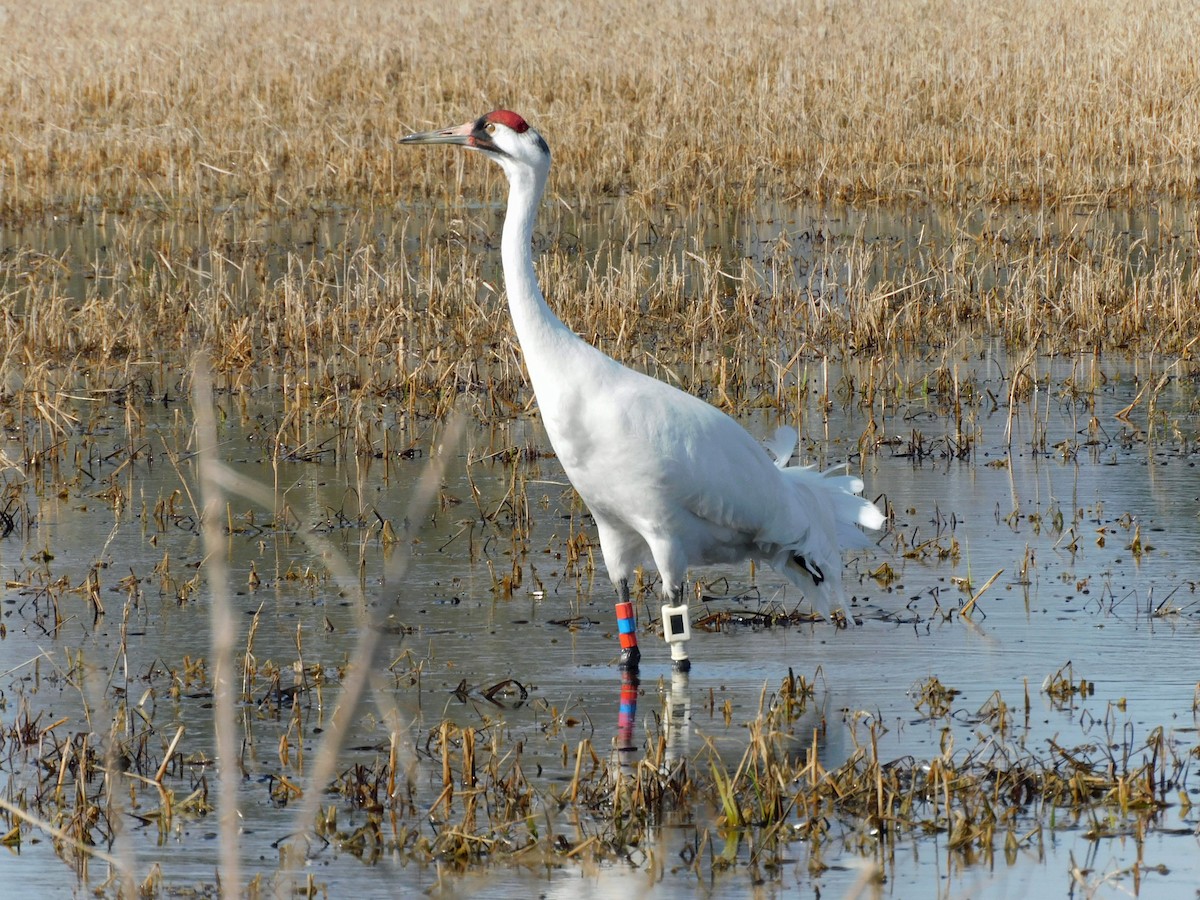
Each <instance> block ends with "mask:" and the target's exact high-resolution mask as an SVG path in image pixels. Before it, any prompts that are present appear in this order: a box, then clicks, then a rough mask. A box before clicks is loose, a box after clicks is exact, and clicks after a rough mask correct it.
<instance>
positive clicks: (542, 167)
mask: <svg viewBox="0 0 1200 900" xmlns="http://www.w3.org/2000/svg"><path fill="white" fill-rule="evenodd" d="M400 143H401V144H458V145H459V146H461V147H466V148H467V149H468V150H478V151H479V152H480V153H483V154H484V155H485V156H487V157H488V158H489V159H493V160H495V161H496V162H498V163H499V164H500V165H501V166H502V167H503V168H504V171H505V172H506V173H507V174H508V175H509V177H510V178H511V177H512V176H513V174H514V173H515V171H517V170H518V169H519V168H524V167H528V168H530V169H532V170H533V171H534V172H535V173H536V174H538V175H540V176H542V177H544V176H545V174H546V173H547V172H548V171H549V170H550V148H549V147H548V146H547V145H546V141H545V140H544V139H543V138H542V136H541V135H540V134H538V133H537V132H536V131H534V130H533V129H532V128H530V127H529V123H528V122H526V121H525V120H524V119H523V118H521V117H520V116H519V115H517V114H516V113H515V112H512V111H511V110H507V109H496V110H492V112H490V113H487V114H486V115H482V116H480V117H479V118H478V119H475V120H474V121H472V122H465V123H463V124H462V125H456V126H455V127H453V128H443V129H442V130H441V131H425V132H422V133H420V134H410V135H409V136H408V137H405V138H401V139H400Z"/></svg>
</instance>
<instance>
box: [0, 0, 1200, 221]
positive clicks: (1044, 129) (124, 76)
mask: <svg viewBox="0 0 1200 900" xmlns="http://www.w3.org/2000/svg"><path fill="white" fill-rule="evenodd" d="M1198 17H1200V12H1198V11H1197V9H1196V7H1195V6H1194V5H1193V4H1190V3H1187V2H1184V0H1155V2H1149V3H1131V2H1122V3H1105V2H1100V0H1071V2H1068V3H1060V4H1044V3H1040V2H1037V0H1006V2H1003V3H999V4H997V3H989V2H984V0H972V2H965V3H963V2H950V0H936V2H932V3H928V2H924V3H923V2H916V0H890V2H887V3H884V4H876V3H868V2H865V0H849V2H840V3H825V2H815V3H810V4H796V3H780V2H774V0H753V2H751V3H750V4H749V5H747V4H737V5H730V4H727V3H720V2H703V3H676V4H667V5H665V6H658V7H654V8H653V11H652V13H651V14H649V15H648V14H647V10H646V8H644V7H642V6H639V5H636V4H628V3H625V4H622V5H619V6H618V7H616V8H614V7H612V5H611V4H608V5H605V6H604V7H593V6H590V5H580V4H572V3H565V2H553V0H548V2H540V3H530V4H516V5H514V4H510V3H481V4H469V5H467V6H464V7H463V8H462V9H461V10H459V11H458V12H457V13H456V14H454V15H442V14H441V12H440V11H438V10H435V9H434V8H433V7H430V8H428V9H423V8H419V7H418V8H402V7H397V6H395V5H391V4H385V3H371V4H366V5H358V6H356V7H355V8H354V9H353V10H352V11H351V10H347V9H346V8H345V7H344V5H342V4H337V3H332V2H327V0H311V2H308V3H305V4H303V5H302V6H301V7H296V6H294V5H291V4H265V5H263V4H234V5H226V6H223V7H221V8H220V9H219V10H214V9H213V8H212V7H211V6H210V5H208V4H201V3H182V4H181V3H157V4H155V5H154V6H153V7H152V8H150V9H147V8H144V7H142V6H136V5H134V4H131V3H127V2H116V3H111V4H103V5H99V6H95V5H89V6H87V7H86V8H84V7H81V6H80V5H79V4H77V3H75V2H70V0H56V2H53V3H49V4H38V5H33V6H30V5H14V6H11V7H10V8H8V9H7V12H6V22H5V28H6V33H7V34H8V36H9V46H10V48H11V49H12V50H13V54H12V57H11V61H10V64H9V65H7V66H6V67H4V69H3V70H2V71H0V96H3V97H5V98H6V102H5V104H3V106H0V131H3V132H4V133H6V134H9V135H11V139H10V140H8V141H6V142H5V143H4V147H3V149H2V150H0V179H3V192H2V194H0V197H2V199H0V203H2V204H3V209H4V210H6V211H7V214H8V215H12V214H14V213H19V212H26V213H28V212H36V211H39V210H44V209H48V208H54V209H67V210H72V209H82V208H89V207H93V206H97V205H98V206H103V207H105V208H108V209H120V208H134V207H141V206H147V205H148V206H150V207H153V208H165V209H179V208H189V209H205V208H210V207H212V206H213V205H216V204H221V203H234V204H237V205H247V206H251V207H257V208H272V209H274V208H295V207H308V206H310V205H312V204H318V205H328V204H341V203H346V202H350V201H354V202H363V201H365V202H367V203H372V204H373V203H378V202H391V201H394V200H395V199H397V198H406V199H411V198H412V197H413V196H414V195H423V196H426V197H429V198H434V199H437V200H444V199H445V198H446V197H447V191H448V190H461V189H462V187H463V185H462V181H464V180H465V181H471V182H473V183H476V184H477V183H478V181H479V180H480V179H485V178H491V177H493V176H492V175H490V174H486V173H482V174H481V173H480V172H477V171H475V167H470V166H467V167H461V168H460V172H461V175H460V178H459V183H457V184H454V183H451V184H450V185H447V184H446V183H445V181H444V177H443V175H442V170H443V163H442V162H440V161H434V159H433V158H432V157H429V158H424V159H421V160H419V159H416V158H412V159H410V158H404V159H403V160H399V159H397V158H396V156H395V155H394V154H393V153H391V152H389V150H388V145H387V142H388V141H389V140H390V139H393V138H395V137H397V136H399V135H401V134H402V133H404V132H405V131H407V130H410V129H412V128H413V127H416V126H425V125H434V126H437V125H441V124H444V122H443V120H444V119H445V118H446V116H447V115H449V116H451V117H455V116H461V117H462V118H466V117H468V116H469V115H474V114H478V113H479V112H482V111H485V110H486V108H488V107H490V106H493V105H501V104H503V105H509V106H515V107H518V108H519V109H520V110H521V111H523V112H525V113H527V114H529V115H530V116H531V117H532V118H533V120H534V121H535V122H536V123H537V124H538V125H539V126H541V127H542V128H544V129H545V131H546V133H547V134H548V135H549V136H550V137H551V138H552V145H553V146H554V147H555V149H556V154H557V158H558V160H559V164H560V165H559V171H560V176H559V178H558V180H557V186H556V188H555V189H556V191H557V192H558V193H560V194H561V195H563V196H567V197H585V198H589V199H588V200H587V201H584V202H585V203H593V202H595V198H598V197H602V196H611V195H615V194H620V193H629V194H631V195H632V196H634V197H636V198H639V199H640V200H641V201H642V202H644V203H645V204H646V206H647V208H655V207H657V206H658V205H660V204H669V205H677V206H680V207H684V208H695V206H696V205H697V204H698V203H704V204H708V203H715V204H717V205H725V204H728V203H730V202H737V201H745V200H746V199H747V198H749V197H753V196H755V195H757V194H759V193H761V192H766V193H769V194H771V195H775V196H780V195H786V196H809V197H817V198H826V199H828V198H841V199H855V200H859V201H868V200H870V201H874V200H884V201H901V202H907V201H911V200H914V199H922V198H924V199H939V200H949V201H956V202H957V201H963V200H984V201H989V202H994V201H1013V200H1021V201H1028V202H1034V203H1047V202H1049V203H1059V202H1062V201H1065V200H1068V199H1071V198H1081V197H1087V198H1091V199H1092V200H1100V201H1105V200H1114V199H1124V198H1129V197H1132V196H1142V195H1147V194H1154V195H1168V196H1177V197H1182V196H1189V195H1190V194H1191V192H1193V191H1194V188H1195V183H1196V178H1197V174H1198V170H1197V159H1198V158H1200V156H1198V154H1197V147H1198V145H1200V112H1197V110H1198V109H1200V107H1198V106H1197V104H1196V103H1195V102H1194V99H1195V93H1196V90H1197V84H1198V82H1200V70H1198V68H1197V62H1196V54H1195V53H1194V47H1193V46H1192V44H1193V41H1192V36H1193V35H1194V34H1195V33H1196V32H1197V31H1198V30H1200V19H1198ZM84 21H86V23H87V24H86V25H84V24H83V23H84ZM301 21H302V22H304V28H303V29H300V28H298V27H295V28H294V27H290V26H289V23H292V22H296V23H298V22H301ZM549 24H552V25H553V28H549V27H547V26H548V25H549ZM533 35H536V38H533V39H531V36H533ZM581 47H584V48H587V52H583V53H581V52H580V48H581ZM23 48H27V49H23ZM476 190H477V189H476V188H472V193H475V192H476Z"/></svg>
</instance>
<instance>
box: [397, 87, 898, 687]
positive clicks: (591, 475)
mask: <svg viewBox="0 0 1200 900" xmlns="http://www.w3.org/2000/svg"><path fill="white" fill-rule="evenodd" d="M403 142H405V143H451V144H459V145H463V146H466V147H468V148H470V149H475V150H480V151H482V152H484V153H485V154H486V155H488V156H489V157H490V158H491V159H493V160H495V161H496V162H497V163H499V164H500V165H501V166H502V167H503V169H504V171H505V173H506V174H507V176H508V181H509V199H508V209H507V212H506V215H505V220H504V232H503V237H502V240H501V257H502V261H503V268H504V282H505V290H506V293H507V295H508V306H509V311H510V313H511V315H512V320H513V325H514V327H515V329H516V333H517V339H518V341H519V343H520V345H521V350H522V354H523V357H524V360H525V365H526V368H527V370H528V372H529V379H530V383H531V385H532V386H533V391H534V394H535V396H536V397H537V401H538V407H539V409H540V411H541V414H542V420H543V422H544V423H545V426H546V433H547V434H548V435H549V438H550V443H551V444H552V445H553V447H554V452H555V454H556V455H557V456H558V459H559V461H560V463H561V464H562V467H563V471H564V472H566V475H567V478H568V479H569V480H570V482H571V484H572V485H573V486H574V488H575V490H576V491H577V492H578V493H579V495H580V497H582V498H583V501H584V503H585V504H586V505H587V507H588V509H589V510H590V512H591V514H592V516H593V518H594V519H595V520H596V526H597V531H598V534H599V538H600V549H601V552H602V554H603V557H604V563H605V567H606V569H607V570H608V574H609V577H610V578H611V579H612V581H613V583H614V585H615V586H616V588H617V592H618V597H619V601H618V616H620V615H621V609H622V604H626V605H627V604H628V600H629V582H630V580H631V579H632V577H633V575H634V572H635V570H636V569H637V568H638V567H639V566H642V567H645V566H649V565H651V564H652V565H653V566H654V567H655V569H656V570H657V571H658V573H659V575H660V576H661V578H662V582H663V603H664V608H668V607H670V604H673V603H678V602H679V601H680V598H681V596H682V585H683V582H684V579H685V578H686V577H687V570H688V567H689V566H706V565H715V564H721V563H736V562H740V561H743V560H746V559H754V560H758V561H762V562H765V563H768V564H769V565H770V566H771V567H772V568H774V569H775V570H777V571H778V572H780V573H781V574H783V575H784V576H785V577H786V578H787V579H788V580H789V581H791V582H792V583H794V584H796V585H798V586H799V587H800V588H801V589H802V590H803V591H804V593H805V596H806V597H808V599H809V600H810V602H812V603H813V605H814V607H815V608H816V609H818V610H819V611H820V612H821V613H823V614H825V615H829V614H830V613H831V612H833V611H835V610H838V609H841V608H842V606H843V603H844V598H843V591H842V576H841V572H842V551H843V550H844V549H850V548H853V547H863V546H869V543H870V542H869V541H868V540H867V539H866V537H865V535H864V534H863V533H862V531H860V530H859V529H858V527H857V526H859V525H861V526H865V527H867V528H879V527H881V526H882V524H883V522H884V517H883V515H882V513H880V512H879V510H878V509H877V508H876V507H875V505H874V504H872V503H870V502H869V501H867V500H865V499H863V498H862V497H861V496H858V495H859V493H860V492H861V491H862V489H863V484H862V482H861V481H860V480H859V479H857V478H853V477H850V476H846V475H841V476H837V475H834V476H831V475H828V474H822V473H819V472H816V471H814V470H812V469H807V468H802V467H795V466H791V467H789V466H786V463H787V461H788V458H790V456H791V452H792V450H793V449H795V446H796V433H795V431H793V430H791V429H781V430H780V432H779V433H778V434H777V435H776V437H775V438H774V439H773V442H772V443H773V444H774V445H775V446H774V449H775V452H776V454H777V456H778V457H780V458H779V459H778V460H777V461H772V459H771V457H770V456H769V455H768V454H767V451H766V449H765V448H764V447H763V445H762V444H760V443H759V442H758V441H756V440H755V439H754V438H753V437H751V436H750V434H749V433H748V432H747V431H746V430H745V429H744V428H743V427H742V426H741V425H739V424H738V423H737V422H735V421H734V420H733V419H732V418H730V417H729V416H728V415H726V414H725V413H724V412H722V411H721V410H719V409H717V408H716V407H714V406H711V405H710V404H708V403H705V402H704V401H703V400H700V399H699V398H697V397H693V396H692V395H690V394H687V393H685V392H683V391H681V390H679V389H677V388H675V387H672V386H671V385H668V384H666V383H664V382H662V381H658V380H657V379H655V378H651V377H650V376H648V375H645V374H643V373H641V372H637V371H635V370H633V369H629V368H627V367H626V366H623V365H621V364H620V363H618V362H617V361H615V360H613V359H612V358H610V357H608V356H606V355H605V354H604V353H602V352H600V351H599V350H597V349H596V348H595V347H593V346H591V345H590V344H588V343H587V342H586V341H584V340H583V339H582V338H580V337H579V336H578V335H577V334H575V333H574V332H573V331H571V330H570V329H569V328H567V327H566V326H565V325H564V324H563V323H562V321H560V320H559V318H558V317H557V316H556V315H555V314H554V312H553V311H552V310H551V309H550V307H549V306H548V305H547V303H546V301H545V299H544V297H543V296H542V292H541V289H540V288H539V287H538V283H537V277H536V274H535V272H534V267H533V256H532V247H531V243H532V238H533V226H534V221H535V217H536V212H537V207H538V203H539V202H540V200H541V196H542V192H543V190H544V188H545V184H546V177H547V175H548V173H549V171H550V151H549V148H548V147H547V145H546V142H545V141H544V140H543V139H542V137H541V136H540V135H539V134H538V133H537V132H536V131H533V130H532V129H531V128H529V126H528V125H527V124H526V123H525V120H524V119H522V118H521V117H520V116H518V115H516V114H515V113H512V112H508V111H506V110H497V111H494V112H492V113H489V114H487V115H486V116H482V117H480V118H479V119H477V120H475V121H473V122H468V123H466V124H464V125H461V126H458V127H456V128H450V129H445V130H443V131H437V132H425V133H422V134H416V135H411V136H409V137H407V138H404V140H403ZM670 608H678V607H670ZM622 636H623V648H624V649H623V652H622V658H621V664H622V666H623V667H627V668H636V667H637V666H638V662H639V660H640V655H641V654H640V651H639V650H638V648H637V644H636V636H633V637H632V645H631V646H626V645H625V640H624V638H625V635H624V634H623V635H622ZM667 638H668V641H671V635H670V634H669V633H668V635H667ZM684 643H685V641H676V642H675V643H674V644H672V656H673V658H674V660H675V664H676V666H677V667H678V668H680V669H683V670H686V669H687V668H688V667H689V665H690V663H689V661H688V658H687V653H686V649H685V648H684V647H683V646H682V644H684ZM630 650H632V652H630Z"/></svg>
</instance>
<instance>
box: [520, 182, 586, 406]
mask: <svg viewBox="0 0 1200 900" xmlns="http://www.w3.org/2000/svg"><path fill="white" fill-rule="evenodd" d="M505 168H506V169H509V171H508V172H507V174H508V180H509V192H508V211H507V213H506V214H505V217H504V233H503V236H502V238H501V241H500V256H501V259H502V261H503V263H504V287H505V290H506V292H507V293H508V308H509V312H510V313H511V314H512V320H513V326H514V327H515V328H516V331H517V340H518V341H520V344H521V350H522V352H523V353H524V356H525V365H526V367H527V368H528V370H529V377H530V379H531V381H532V382H533V390H534V393H535V394H537V395H538V399H539V402H542V403H543V405H544V404H545V401H546V400H548V399H549V398H548V397H547V396H546V394H547V392H548V388H549V385H550V384H552V383H553V381H554V380H555V379H556V378H558V377H561V369H560V367H559V366H557V365H555V363H556V362H561V354H562V351H563V350H564V349H565V348H566V347H567V346H568V345H570V344H573V343H582V340H581V339H580V338H579V337H578V336H577V335H576V334H575V333H574V332H572V331H571V330H570V329H569V328H567V327H566V326H565V325H564V324H563V323H562V321H561V320H560V319H559V318H558V316H556V315H555V314H554V312H553V310H551V309H550V307H549V305H547V303H546V299H545V298H544V297H543V296H542V292H541V290H540V289H539V288H538V283H537V273H536V272H535V271H534V268H533V248H532V242H533V225H534V221H535V220H536V218H537V208H538V204H539V203H540V202H541V199H542V191H543V189H544V188H545V186H546V176H545V173H536V172H532V171H529V170H528V169H524V168H517V167H516V166H512V167H509V166H506V167H505ZM556 370H558V371H559V372H560V374H559V375H556V374H555V371H556Z"/></svg>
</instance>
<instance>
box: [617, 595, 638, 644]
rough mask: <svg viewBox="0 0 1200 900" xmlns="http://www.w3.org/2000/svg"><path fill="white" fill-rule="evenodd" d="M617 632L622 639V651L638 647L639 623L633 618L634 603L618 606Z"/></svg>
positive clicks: (619, 604)
mask: <svg viewBox="0 0 1200 900" xmlns="http://www.w3.org/2000/svg"><path fill="white" fill-rule="evenodd" d="M617 632H618V635H619V636H620V638H621V649H623V650H624V649H626V648H628V647H636V646H637V622H636V621H635V620H634V618H633V604H632V603H618V604H617Z"/></svg>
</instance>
